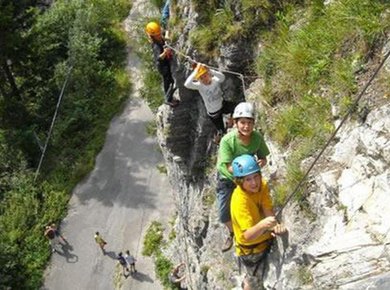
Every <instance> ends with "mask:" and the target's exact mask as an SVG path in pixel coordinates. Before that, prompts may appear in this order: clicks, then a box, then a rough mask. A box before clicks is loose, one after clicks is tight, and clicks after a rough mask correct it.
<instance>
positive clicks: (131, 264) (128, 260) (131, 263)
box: [125, 250, 137, 273]
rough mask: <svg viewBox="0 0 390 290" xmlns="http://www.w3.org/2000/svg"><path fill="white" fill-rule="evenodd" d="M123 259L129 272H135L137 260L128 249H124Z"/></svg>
mask: <svg viewBox="0 0 390 290" xmlns="http://www.w3.org/2000/svg"><path fill="white" fill-rule="evenodd" d="M125 260H126V263H127V267H128V268H127V269H129V268H130V272H131V273H137V270H136V269H135V262H137V260H136V259H135V258H134V257H133V255H131V254H130V251H129V250H127V251H126V254H125Z"/></svg>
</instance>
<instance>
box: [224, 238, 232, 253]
mask: <svg viewBox="0 0 390 290" xmlns="http://www.w3.org/2000/svg"><path fill="white" fill-rule="evenodd" d="M232 246H233V236H232V235H229V236H228V237H227V239H226V240H225V243H224V244H223V246H222V249H221V250H222V252H226V251H229V250H230V249H231V248H232Z"/></svg>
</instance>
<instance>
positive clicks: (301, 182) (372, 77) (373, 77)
mask: <svg viewBox="0 0 390 290" xmlns="http://www.w3.org/2000/svg"><path fill="white" fill-rule="evenodd" d="M389 56H390V50H389V51H388V52H387V53H386V54H385V56H384V58H383V60H382V61H381V62H380V64H379V65H378V67H377V68H376V70H375V72H374V74H373V75H372V76H371V78H370V79H369V80H368V82H367V83H366V85H365V86H364V88H363V90H362V91H361V92H360V94H359V95H358V97H357V98H356V100H355V101H354V102H353V104H352V105H351V106H350V108H349V110H348V112H347V113H346V114H345V116H344V118H343V119H342V120H341V122H340V124H339V125H338V126H337V128H336V130H335V131H334V132H333V134H332V135H331V136H330V138H329V139H328V141H327V142H326V143H325V145H324V146H323V148H322V149H321V151H320V153H319V154H318V155H317V157H316V158H315V159H314V161H313V162H312V164H311V165H310V167H309V169H308V170H307V171H306V173H305V175H304V176H303V177H302V179H301V180H300V182H299V183H298V185H297V186H296V187H295V189H294V190H293V191H292V193H291V194H290V195H289V196H288V197H287V199H286V201H285V202H284V204H283V205H282V206H281V208H280V209H279V211H278V212H277V213H276V215H275V216H276V219H279V218H280V217H281V214H282V211H283V209H284V208H285V207H286V205H287V204H288V203H289V202H290V200H291V199H292V198H293V197H294V196H295V195H296V194H297V192H298V189H299V188H300V187H301V186H302V184H303V182H304V181H305V180H306V178H307V177H308V176H309V173H310V172H311V170H312V169H313V167H314V165H315V164H316V163H317V161H318V160H319V159H320V157H321V156H322V154H323V153H324V152H325V149H326V148H327V147H328V146H329V144H330V142H332V140H333V139H334V137H335V136H336V134H337V133H338V131H339V130H340V128H341V127H342V126H343V125H344V123H345V122H346V120H347V119H348V117H349V116H350V115H351V113H352V112H353V109H354V108H356V106H357V104H358V103H359V101H360V99H361V98H362V97H363V95H364V93H365V92H366V90H367V88H368V87H369V86H370V85H371V83H372V81H373V80H374V79H375V78H376V76H377V74H378V72H379V71H380V69H381V68H382V67H383V65H384V64H385V62H386V60H387V59H388V58H389Z"/></svg>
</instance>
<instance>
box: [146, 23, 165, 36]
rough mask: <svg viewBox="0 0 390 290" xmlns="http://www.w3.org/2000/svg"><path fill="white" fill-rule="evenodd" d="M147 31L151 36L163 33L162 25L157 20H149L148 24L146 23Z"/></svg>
mask: <svg viewBox="0 0 390 290" xmlns="http://www.w3.org/2000/svg"><path fill="white" fill-rule="evenodd" d="M146 33H147V34H149V35H150V36H156V35H160V34H161V27H160V25H159V24H158V23H156V22H149V23H148V25H146Z"/></svg>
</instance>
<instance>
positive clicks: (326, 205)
mask: <svg viewBox="0 0 390 290" xmlns="http://www.w3.org/2000/svg"><path fill="white" fill-rule="evenodd" d="M176 2H177V5H178V7H181V8H180V9H181V10H180V12H179V13H181V17H182V18H183V19H182V20H183V21H184V28H183V33H182V35H181V36H180V37H179V40H178V41H177V42H176V44H175V47H176V48H178V49H180V51H183V52H185V53H186V54H187V55H190V56H191V57H193V58H195V59H197V57H198V58H199V60H201V61H203V62H205V63H206V62H207V63H210V64H217V66H219V67H220V68H223V69H232V70H238V71H245V70H246V65H248V64H250V62H251V61H252V60H253V49H252V48H253V47H254V44H251V43H247V42H246V40H242V41H243V43H246V45H245V46H244V45H243V44H242V43H240V42H237V43H231V44H227V45H226V46H224V47H222V48H221V56H220V58H219V59H207V58H205V57H204V56H203V57H199V56H198V53H197V52H196V51H194V49H193V48H191V47H190V45H189V42H188V33H189V31H190V30H191V29H193V28H194V27H195V26H196V25H197V18H198V15H197V13H196V11H195V10H194V7H192V6H191V5H190V4H189V3H188V2H189V1H184V0H178V1H176ZM233 2H236V1H233ZM243 47H245V49H244V50H243ZM184 60H185V59H183V58H178V62H177V64H176V69H175V73H174V74H175V77H176V80H177V85H178V88H179V89H178V90H177V92H176V94H177V95H176V97H177V98H180V99H181V104H180V105H179V106H178V107H177V108H174V109H173V108H170V107H168V106H166V105H163V106H161V107H160V108H159V110H158V114H157V121H158V122H157V123H158V140H159V143H160V146H161V148H162V151H163V155H164V158H165V161H166V164H167V169H168V174H169V177H170V181H171V183H172V185H173V188H174V198H175V202H176V209H177V219H176V224H175V231H176V239H175V240H174V241H173V243H172V245H171V247H170V250H169V251H170V255H172V256H173V257H174V258H175V259H177V260H182V261H185V262H186V263H187V265H188V266H189V267H188V273H187V283H188V286H189V288H190V289H231V288H233V287H237V288H238V285H240V282H241V281H242V276H240V275H239V273H238V269H237V266H236V263H235V261H234V257H233V251H230V252H228V253H225V254H222V253H221V252H220V243H221V242H222V241H223V239H224V231H223V228H222V227H221V225H220V224H219V222H218V219H217V209H216V204H215V190H214V188H215V184H214V180H215V177H214V174H215V170H212V169H213V168H212V165H213V163H212V162H211V167H210V168H209V169H207V168H205V167H206V166H208V164H209V163H208V161H209V158H212V157H213V156H214V157H215V152H216V149H217V148H216V147H215V145H213V144H212V143H211V138H212V135H213V132H214V129H213V125H212V123H211V122H210V121H209V120H208V118H207V115H206V111H205V109H204V105H203V103H202V100H201V97H200V96H199V95H198V94H197V92H194V91H189V90H187V89H185V88H184V87H183V83H184V80H185V78H186V76H188V74H189V73H190V71H189V69H188V67H189V66H188V65H187V64H186V63H185V62H184ZM240 88H242V86H241V80H240V79H237V77H235V76H230V75H229V76H228V75H227V80H226V81H225V83H224V87H223V89H224V90H225V92H227V98H230V99H233V100H236V101H238V100H241V99H242V98H243V94H242V91H240ZM389 130H390V107H389V105H388V104H387V105H386V104H385V105H381V106H379V107H377V108H374V109H373V110H372V111H371V112H370V113H369V114H368V116H367V119H366V122H365V123H363V124H359V123H357V122H350V123H349V124H348V125H347V126H346V127H345V128H344V129H343V130H342V132H340V133H339V135H338V141H337V142H336V144H335V146H334V148H333V149H330V152H328V153H327V156H325V157H324V159H325V161H324V163H323V164H321V166H320V167H319V168H317V169H316V172H315V173H313V174H311V176H310V177H309V183H310V193H309V195H308V197H307V199H306V202H307V206H308V208H309V209H310V210H308V211H305V210H302V208H301V207H299V206H298V205H297V204H295V203H292V204H291V205H289V206H288V207H287V208H286V209H285V211H284V215H283V216H284V222H285V223H286V225H287V227H288V229H289V236H287V237H285V238H284V239H283V240H282V239H278V240H277V243H276V244H275V246H274V247H273V250H272V252H271V254H270V256H269V259H268V260H269V261H268V262H269V269H268V270H267V271H266V276H265V280H264V283H265V287H266V288H267V289H390V275H389V274H388V272H389V270H390V257H389V255H388V243H389V242H390V241H389V232H390V225H389V223H388V220H389V218H390V217H389V212H390V202H389V194H390V188H389V184H390V172H389V160H390V156H389V154H390V153H389V152H390V151H389V150H390V141H389V140H390V131H389ZM269 143H270V146H271V147H272V148H274V150H273V152H272V153H273V155H274V156H272V158H274V159H275V160H283V156H284V155H285V154H286V153H285V152H283V154H282V153H279V152H277V147H276V146H274V145H273V144H272V142H269Z"/></svg>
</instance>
